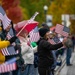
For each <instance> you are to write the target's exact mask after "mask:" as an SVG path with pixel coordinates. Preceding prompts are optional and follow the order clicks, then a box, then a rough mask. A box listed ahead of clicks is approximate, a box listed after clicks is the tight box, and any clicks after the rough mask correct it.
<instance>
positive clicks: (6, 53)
mask: <svg viewBox="0 0 75 75" xmlns="http://www.w3.org/2000/svg"><path fill="white" fill-rule="evenodd" d="M1 52H2V54H3V55H4V56H10V55H16V54H18V53H19V51H18V50H16V51H15V48H14V47H13V46H9V47H7V48H3V49H1Z"/></svg>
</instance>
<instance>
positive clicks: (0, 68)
mask: <svg viewBox="0 0 75 75" xmlns="http://www.w3.org/2000/svg"><path fill="white" fill-rule="evenodd" d="M16 69H17V64H16V58H12V59H11V60H8V61H6V62H5V63H3V64H1V65H0V73H5V72H10V71H13V70H16Z"/></svg>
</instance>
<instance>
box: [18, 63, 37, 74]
mask: <svg viewBox="0 0 75 75" xmlns="http://www.w3.org/2000/svg"><path fill="white" fill-rule="evenodd" d="M19 71H20V73H21V74H20V73H19V74H18V75H38V68H34V64H28V65H26V67H25V70H24V71H21V70H19Z"/></svg>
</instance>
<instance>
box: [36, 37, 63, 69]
mask: <svg viewBox="0 0 75 75" xmlns="http://www.w3.org/2000/svg"><path fill="white" fill-rule="evenodd" d="M37 44H38V58H39V59H38V67H40V68H47V67H50V66H51V65H52V64H53V62H54V59H53V54H52V52H51V51H52V50H57V49H58V48H60V47H62V46H63V44H62V43H59V44H55V45H52V44H50V43H49V42H47V40H45V39H44V38H41V39H40V40H39V41H38V42H37Z"/></svg>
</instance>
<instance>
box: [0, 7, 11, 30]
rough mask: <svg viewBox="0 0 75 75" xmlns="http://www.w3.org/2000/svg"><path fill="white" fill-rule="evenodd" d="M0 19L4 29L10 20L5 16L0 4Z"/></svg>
mask: <svg viewBox="0 0 75 75" xmlns="http://www.w3.org/2000/svg"><path fill="white" fill-rule="evenodd" d="M0 19H1V20H2V23H3V28H4V29H6V27H8V25H9V24H10V22H11V20H10V19H9V18H8V17H7V15H6V13H5V11H4V9H3V8H2V7H1V6H0Z"/></svg>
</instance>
